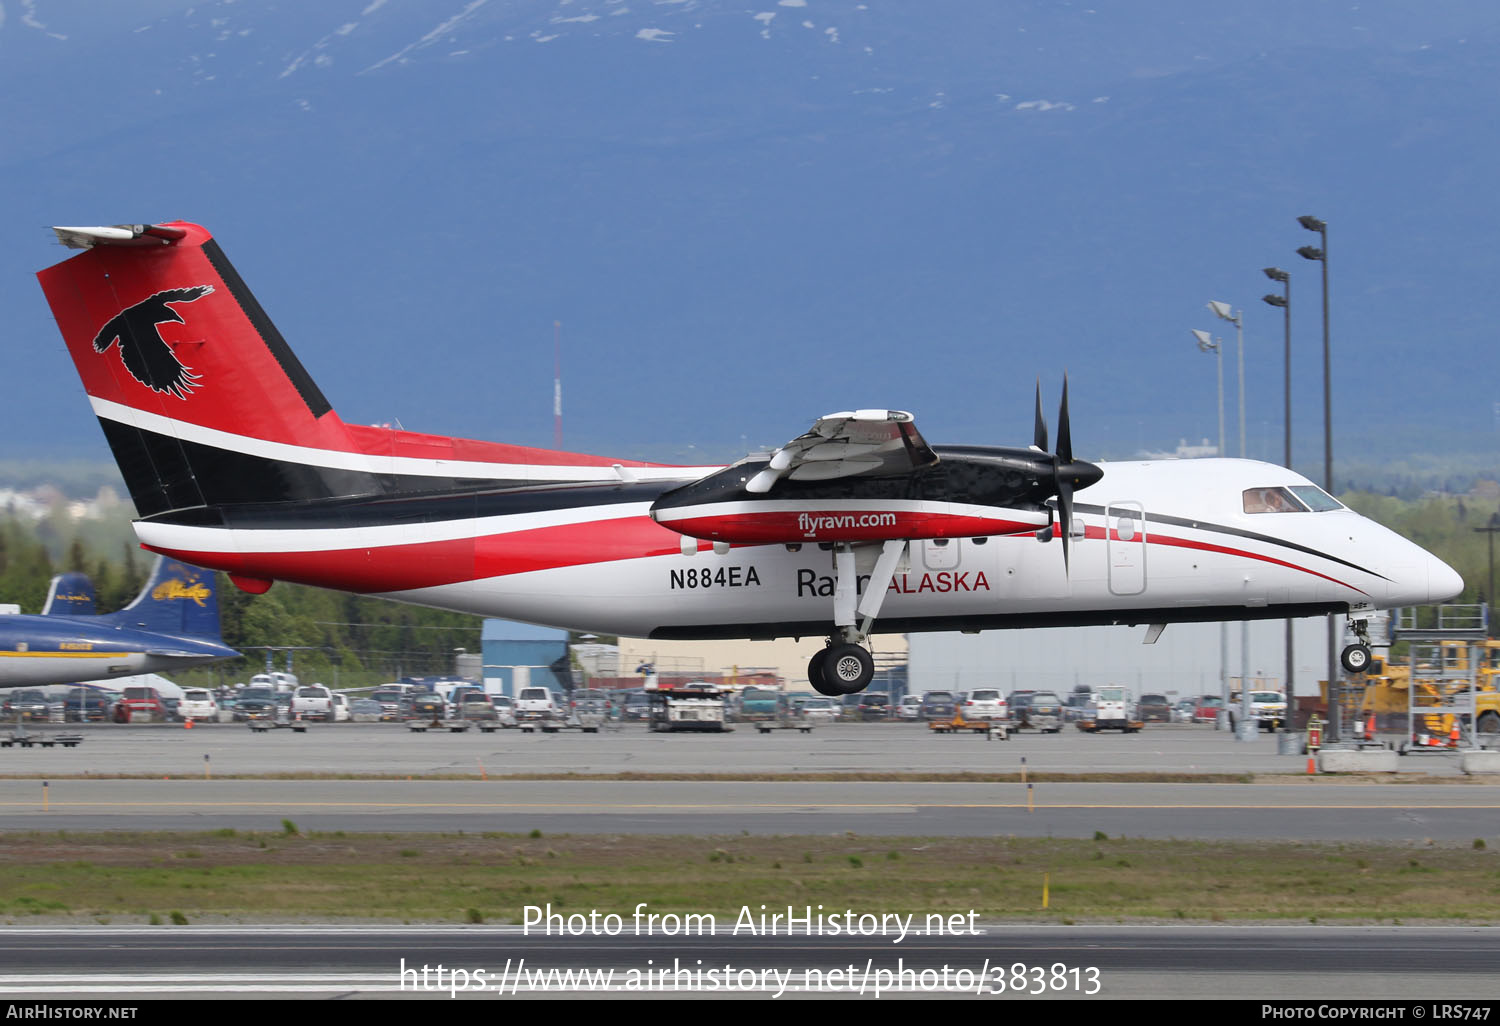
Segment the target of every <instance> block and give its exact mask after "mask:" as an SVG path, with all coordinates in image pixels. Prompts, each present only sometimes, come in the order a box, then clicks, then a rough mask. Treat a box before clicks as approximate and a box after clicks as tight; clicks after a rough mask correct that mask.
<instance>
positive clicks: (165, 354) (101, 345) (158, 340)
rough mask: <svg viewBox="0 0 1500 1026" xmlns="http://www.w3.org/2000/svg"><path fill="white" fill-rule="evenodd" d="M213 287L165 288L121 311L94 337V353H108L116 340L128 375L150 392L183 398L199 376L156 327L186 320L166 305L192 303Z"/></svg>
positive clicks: (191, 389)
mask: <svg viewBox="0 0 1500 1026" xmlns="http://www.w3.org/2000/svg"><path fill="white" fill-rule="evenodd" d="M213 290H214V287H213V286H212V285H196V286H194V287H193V288H189V289H167V290H166V291H164V292H158V293H157V294H156V295H154V296H152V297H151V298H150V299H144V300H142V301H141V302H139V303H137V304H135V306H132V307H129V308H127V309H125V310H121V311H120V312H119V313H117V314H115V315H114V316H113V317H111V318H110V319H109V323H108V324H106V325H104V327H102V328H100V329H99V334H97V335H95V336H94V352H96V353H105V352H108V351H109V347H110V346H112V345H114V344H115V342H117V341H118V342H119V343H120V359H121V360H123V361H124V363H125V369H126V370H128V371H129V372H130V375H131V377H133V378H135V380H137V381H139V382H140V383H141V384H143V385H145V386H146V387H147V388H149V389H151V390H152V391H153V392H170V393H171V394H172V395H175V396H176V397H177V398H179V399H186V398H187V397H188V395H189V393H191V392H192V391H193V387H194V385H195V384H196V382H197V381H198V377H199V376H198V375H197V374H194V373H193V372H192V370H191V369H190V368H188V367H186V366H184V365H183V363H182V361H181V360H179V359H177V356H176V354H175V353H173V352H172V349H171V347H170V346H168V345H167V343H166V342H165V341H164V340H163V339H162V337H161V332H159V331H157V330H156V326H157V325H158V324H162V323H164V322H166V321H176V322H177V323H178V324H185V323H187V322H186V321H184V320H183V319H182V315H181V314H179V313H178V312H177V311H176V310H174V309H172V308H171V307H170V306H168V305H167V304H169V303H191V302H193V301H194V300H197V299H202V298H203V297H204V296H206V295H208V294H209V293H210V292H212V291H213Z"/></svg>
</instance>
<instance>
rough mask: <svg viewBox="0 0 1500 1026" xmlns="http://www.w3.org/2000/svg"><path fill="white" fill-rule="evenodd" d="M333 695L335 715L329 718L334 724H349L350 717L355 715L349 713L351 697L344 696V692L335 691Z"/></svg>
mask: <svg viewBox="0 0 1500 1026" xmlns="http://www.w3.org/2000/svg"><path fill="white" fill-rule="evenodd" d="M332 695H333V715H332V716H331V717H329V718H330V719H331V720H332V721H333V722H334V723H347V722H349V719H350V717H351V716H352V715H353V714H352V713H350V711H349V696H348V695H346V694H344V693H343V692H342V691H334V692H332Z"/></svg>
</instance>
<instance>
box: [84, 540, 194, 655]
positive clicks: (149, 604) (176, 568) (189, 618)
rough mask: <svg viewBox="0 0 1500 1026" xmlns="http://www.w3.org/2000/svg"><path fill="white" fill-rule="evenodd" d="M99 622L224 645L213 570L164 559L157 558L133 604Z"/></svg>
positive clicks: (163, 557) (104, 617)
mask: <svg viewBox="0 0 1500 1026" xmlns="http://www.w3.org/2000/svg"><path fill="white" fill-rule="evenodd" d="M100 620H101V621H104V622H106V623H109V624H111V625H113V626H117V627H135V628H140V629H142V630H148V631H155V632H157V633H160V634H171V635H176V636H177V637H184V638H193V639H195V640H200V641H213V642H218V643H219V644H222V643H223V638H222V636H221V635H220V633H219V595H218V591H217V589H216V588H215V587H214V574H213V571H212V570H203V569H201V568H199V567H196V566H189V565H188V564H186V563H179V562H178V561H177V560H175V559H168V558H166V557H165V556H158V557H156V565H155V566H153V567H152V568H151V577H150V579H149V580H147V581H146V586H145V587H144V588H142V589H141V593H140V594H139V595H137V596H136V597H135V601H134V602H132V603H130V605H128V606H126V607H125V608H124V609H122V610H120V611H119V612H118V613H107V614H105V615H104V616H102V617H100Z"/></svg>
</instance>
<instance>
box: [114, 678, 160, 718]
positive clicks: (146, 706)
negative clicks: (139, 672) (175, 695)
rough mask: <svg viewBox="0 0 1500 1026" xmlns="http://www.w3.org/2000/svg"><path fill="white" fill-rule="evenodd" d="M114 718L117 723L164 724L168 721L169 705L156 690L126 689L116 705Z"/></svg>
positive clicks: (142, 688)
mask: <svg viewBox="0 0 1500 1026" xmlns="http://www.w3.org/2000/svg"><path fill="white" fill-rule="evenodd" d="M113 717H114V721H115V722H116V723H150V722H152V721H153V720H154V721H157V722H164V721H165V720H166V719H167V703H166V702H164V701H162V697H161V692H160V691H157V690H156V689H155V688H148V687H133V688H126V689H125V691H124V692H123V693H122V694H121V695H120V699H119V701H117V702H116V703H115V707H114V710H113Z"/></svg>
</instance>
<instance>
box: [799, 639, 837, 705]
mask: <svg viewBox="0 0 1500 1026" xmlns="http://www.w3.org/2000/svg"><path fill="white" fill-rule="evenodd" d="M827 656H828V649H826V648H824V649H819V650H818V651H817V652H815V653H813V657H812V658H811V659H809V660H808V661H807V682H808V683H809V684H811V685H812V688H813V690H814V691H816V692H817V693H818V694H820V695H826V696H827V697H829V698H838V697H839V696H841V695H842V694H843V693H844V692H843V691H841V690H839V688H838V687H837V686H836V685H834V684H833V683H832V682H830V681H828V680H827V679H825V678H824V676H823V670H824V667H826V666H827Z"/></svg>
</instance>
